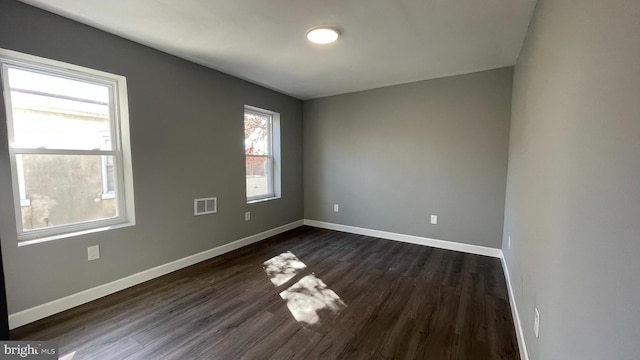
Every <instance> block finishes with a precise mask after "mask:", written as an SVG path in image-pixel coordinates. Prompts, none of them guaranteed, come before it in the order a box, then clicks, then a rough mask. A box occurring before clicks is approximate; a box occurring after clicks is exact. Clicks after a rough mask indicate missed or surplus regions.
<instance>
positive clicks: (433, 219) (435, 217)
mask: <svg viewBox="0 0 640 360" xmlns="http://www.w3.org/2000/svg"><path fill="white" fill-rule="evenodd" d="M431 224H432V225H438V215H431Z"/></svg>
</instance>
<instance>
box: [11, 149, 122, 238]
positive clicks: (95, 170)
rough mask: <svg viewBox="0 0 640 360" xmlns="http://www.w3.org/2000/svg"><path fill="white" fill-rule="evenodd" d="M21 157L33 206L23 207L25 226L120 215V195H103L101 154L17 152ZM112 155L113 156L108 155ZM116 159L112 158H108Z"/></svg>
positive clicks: (110, 177)
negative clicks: (115, 196)
mask: <svg viewBox="0 0 640 360" xmlns="http://www.w3.org/2000/svg"><path fill="white" fill-rule="evenodd" d="M17 156H18V157H22V166H23V167H24V183H21V184H20V186H21V187H24V192H25V195H26V197H27V198H28V199H29V200H30V201H31V205H30V206H24V207H22V224H23V228H24V230H31V229H40V228H46V227H51V226H58V225H67V224H74V223H79V222H85V221H90V220H99V219H108V218H112V217H115V216H117V215H118V210H117V209H118V206H117V198H110V199H103V198H102V193H103V189H104V187H105V185H104V181H105V180H106V181H108V182H111V183H112V184H113V183H115V182H114V174H113V171H111V172H109V173H107V174H106V176H104V175H105V174H103V171H102V169H103V156H100V155H27V154H24V155H17ZM108 157H109V158H111V156H108ZM108 161H109V162H111V163H113V159H109V160H108Z"/></svg>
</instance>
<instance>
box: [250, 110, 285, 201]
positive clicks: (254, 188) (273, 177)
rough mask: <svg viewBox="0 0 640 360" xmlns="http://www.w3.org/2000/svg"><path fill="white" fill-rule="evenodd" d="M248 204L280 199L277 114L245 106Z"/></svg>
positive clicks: (278, 125)
mask: <svg viewBox="0 0 640 360" xmlns="http://www.w3.org/2000/svg"><path fill="white" fill-rule="evenodd" d="M244 147H245V165H246V186H247V201H248V202H254V201H260V200H267V199H275V198H279V197H280V114H278V113H275V112H272V111H268V110H264V109H258V108H255V107H252V106H245V110H244Z"/></svg>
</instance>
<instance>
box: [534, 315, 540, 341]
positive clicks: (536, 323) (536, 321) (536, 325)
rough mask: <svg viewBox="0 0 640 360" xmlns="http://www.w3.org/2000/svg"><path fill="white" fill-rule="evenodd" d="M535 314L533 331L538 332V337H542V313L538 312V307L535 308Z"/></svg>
mask: <svg viewBox="0 0 640 360" xmlns="http://www.w3.org/2000/svg"><path fill="white" fill-rule="evenodd" d="M533 310H534V311H535V314H533V333H534V334H536V339H538V338H539V337H540V313H539V312H538V308H534V309H533Z"/></svg>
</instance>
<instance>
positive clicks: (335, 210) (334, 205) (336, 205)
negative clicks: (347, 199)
mask: <svg viewBox="0 0 640 360" xmlns="http://www.w3.org/2000/svg"><path fill="white" fill-rule="evenodd" d="M338 211H340V205H338V204H333V212H338Z"/></svg>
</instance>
